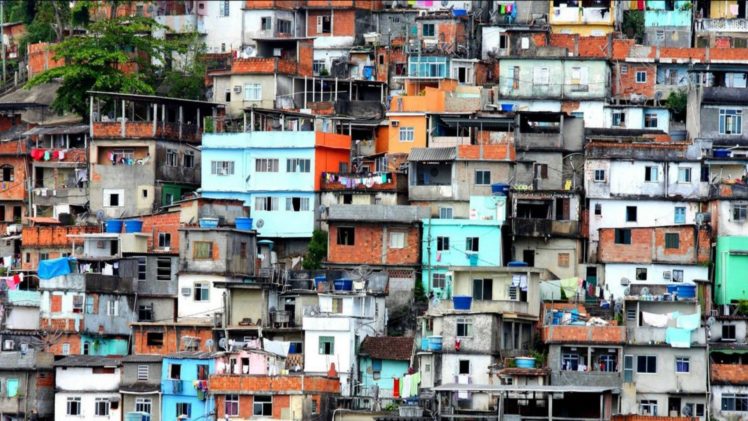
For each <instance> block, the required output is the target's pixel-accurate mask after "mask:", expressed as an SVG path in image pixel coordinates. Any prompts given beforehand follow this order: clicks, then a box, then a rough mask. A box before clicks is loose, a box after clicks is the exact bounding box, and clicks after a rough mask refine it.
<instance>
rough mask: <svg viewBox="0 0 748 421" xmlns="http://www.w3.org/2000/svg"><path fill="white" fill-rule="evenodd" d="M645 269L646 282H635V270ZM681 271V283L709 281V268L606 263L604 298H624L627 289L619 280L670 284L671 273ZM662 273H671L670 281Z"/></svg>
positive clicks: (640, 282)
mask: <svg viewBox="0 0 748 421" xmlns="http://www.w3.org/2000/svg"><path fill="white" fill-rule="evenodd" d="M638 268H645V269H647V280H646V281H637V280H636V269H638ZM673 270H682V271H683V282H685V283H693V282H694V281H695V280H697V279H698V280H705V279H709V267H708V266H697V265H679V264H671V265H664V264H636V263H607V264H605V275H604V276H605V283H604V284H605V291H606V294H605V296H606V297H608V296H611V295H612V296H613V297H615V298H616V299H618V298H622V297H623V296H624V294H623V291H624V289H626V288H627V286H625V285H621V279H623V278H626V279H628V280H629V282H630V284H632V285H647V284H663V283H671V282H673V281H672V271H673ZM664 272H671V279H665V278H664V276H663V273H664Z"/></svg>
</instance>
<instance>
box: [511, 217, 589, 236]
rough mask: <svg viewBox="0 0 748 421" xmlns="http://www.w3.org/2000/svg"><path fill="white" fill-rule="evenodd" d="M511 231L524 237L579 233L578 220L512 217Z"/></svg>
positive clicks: (574, 234)
mask: <svg viewBox="0 0 748 421" xmlns="http://www.w3.org/2000/svg"><path fill="white" fill-rule="evenodd" d="M512 233H513V234H514V235H518V236H524V237H551V236H569V237H574V236H578V235H579V221H553V220H550V219H534V218H512Z"/></svg>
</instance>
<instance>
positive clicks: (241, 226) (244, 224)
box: [235, 218, 252, 231]
mask: <svg viewBox="0 0 748 421" xmlns="http://www.w3.org/2000/svg"><path fill="white" fill-rule="evenodd" d="M235 222H236V229H238V230H245V231H249V230H251V229H252V218H236V220H235Z"/></svg>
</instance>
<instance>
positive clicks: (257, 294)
mask: <svg viewBox="0 0 748 421" xmlns="http://www.w3.org/2000/svg"><path fill="white" fill-rule="evenodd" d="M218 293H219V294H220V293H221V292H220V290H218ZM268 293H269V291H267V290H265V289H262V288H256V289H254V288H253V289H245V288H232V289H231V292H230V294H231V312H230V313H231V320H230V321H229V324H230V325H234V326H235V325H238V324H239V322H241V321H242V320H243V319H245V318H248V319H252V322H253V323H255V324H257V323H258V320H262V322H263V326H268V325H269V323H270V314H269V313H268V307H269V306H272V307H275V308H278V303H277V298H276V300H275V301H276V302H275V303H272V304H270V303H268V295H269V294H268Z"/></svg>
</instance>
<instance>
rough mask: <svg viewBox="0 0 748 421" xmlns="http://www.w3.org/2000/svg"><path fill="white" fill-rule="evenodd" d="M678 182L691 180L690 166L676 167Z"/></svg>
mask: <svg viewBox="0 0 748 421" xmlns="http://www.w3.org/2000/svg"><path fill="white" fill-rule="evenodd" d="M678 182H679V183H690V182H691V169H690V168H678Z"/></svg>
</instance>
